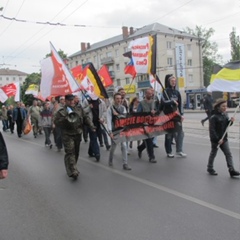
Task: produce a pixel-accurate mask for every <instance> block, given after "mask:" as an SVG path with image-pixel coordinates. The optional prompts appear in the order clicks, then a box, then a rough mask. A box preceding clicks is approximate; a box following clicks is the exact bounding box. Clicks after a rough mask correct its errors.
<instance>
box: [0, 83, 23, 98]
mask: <svg viewBox="0 0 240 240" xmlns="http://www.w3.org/2000/svg"><path fill="white" fill-rule="evenodd" d="M1 90H2V91H3V92H4V93H5V95H6V96H7V98H10V97H14V100H15V101H20V84H19V82H15V83H10V84H7V85H4V86H2V87H1ZM2 91H1V92H2ZM5 95H4V94H3V93H1V98H6V96H5ZM5 101H6V100H5Z"/></svg>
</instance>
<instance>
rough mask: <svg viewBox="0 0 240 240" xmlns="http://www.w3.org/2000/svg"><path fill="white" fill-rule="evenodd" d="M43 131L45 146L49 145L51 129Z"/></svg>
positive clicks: (46, 128) (45, 128)
mask: <svg viewBox="0 0 240 240" xmlns="http://www.w3.org/2000/svg"><path fill="white" fill-rule="evenodd" d="M43 131H44V134H45V144H47V145H50V144H51V139H50V136H51V131H52V128H51V127H43Z"/></svg>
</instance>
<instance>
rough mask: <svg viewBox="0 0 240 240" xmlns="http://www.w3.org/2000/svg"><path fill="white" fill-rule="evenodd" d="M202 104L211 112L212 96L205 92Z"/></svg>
mask: <svg viewBox="0 0 240 240" xmlns="http://www.w3.org/2000/svg"><path fill="white" fill-rule="evenodd" d="M203 106H204V109H205V110H208V111H209V112H211V111H212V110H213V98H212V96H211V95H209V94H207V95H206V96H205V97H204V99H203Z"/></svg>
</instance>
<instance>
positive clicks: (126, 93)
mask: <svg viewBox="0 0 240 240" xmlns="http://www.w3.org/2000/svg"><path fill="white" fill-rule="evenodd" d="M133 80H134V77H133V78H132V81H131V83H130V84H129V86H128V89H127V91H126V94H128V92H129V89H130V88H131V86H132V84H133Z"/></svg>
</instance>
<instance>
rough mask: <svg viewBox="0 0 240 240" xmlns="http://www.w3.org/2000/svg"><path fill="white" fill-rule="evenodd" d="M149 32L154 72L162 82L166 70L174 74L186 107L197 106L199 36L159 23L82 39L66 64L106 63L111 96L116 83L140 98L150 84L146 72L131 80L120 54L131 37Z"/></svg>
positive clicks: (200, 77) (97, 65) (200, 89)
mask: <svg viewBox="0 0 240 240" xmlns="http://www.w3.org/2000/svg"><path fill="white" fill-rule="evenodd" d="M149 35H157V75H158V77H159V78H160V80H161V82H162V83H163V84H164V78H165V75H166V74H173V75H175V76H176V77H177V79H178V89H179V91H180V92H181V94H182V97H183V103H184V105H185V106H186V107H188V106H190V104H191V103H192V102H193V101H194V102H195V108H200V100H201V98H202V94H203V92H204V91H205V87H204V86H203V72H202V48H201V39H199V38H197V37H196V36H193V35H190V34H188V33H185V32H183V31H179V30H176V29H173V28H170V27H167V26H164V25H161V24H159V23H154V24H150V25H147V26H144V27H142V28H139V29H134V28H133V27H130V28H128V27H122V34H121V35H118V36H115V37H112V38H109V39H106V40H103V41H101V42H98V43H95V44H93V45H90V43H81V50H80V51H78V52H76V53H74V54H72V55H70V56H69V62H68V64H69V68H73V67H75V66H77V65H80V64H86V63H87V62H92V63H93V65H94V66H95V68H96V69H97V70H98V69H100V67H101V66H102V65H104V64H105V65H107V66H108V69H109V72H110V75H111V77H112V78H113V80H114V86H111V87H109V88H108V93H109V95H110V96H111V95H112V94H113V92H114V89H115V88H116V87H119V86H122V87H124V89H125V90H126V91H127V96H128V98H129V99H131V98H132V97H134V96H136V95H137V96H139V97H140V98H141V97H142V96H143V95H144V91H145V90H146V89H147V88H149V87H150V83H149V76H148V75H147V74H138V75H137V77H136V78H135V79H134V80H132V77H131V75H126V74H125V73H124V68H125V67H126V65H127V64H128V63H129V58H127V57H124V56H123V54H124V53H126V52H128V51H130V49H129V48H128V46H129V43H130V42H131V41H132V40H134V39H137V38H141V37H145V36H149ZM193 90H194V91H193ZM189 92H191V93H192V94H189ZM198 92H199V94H200V95H199V94H198Z"/></svg>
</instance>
